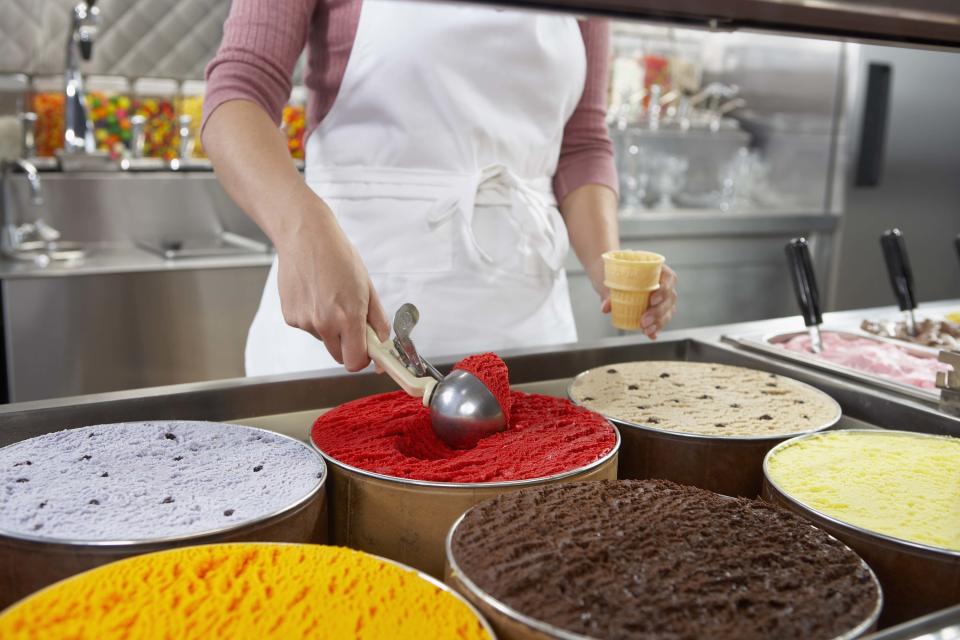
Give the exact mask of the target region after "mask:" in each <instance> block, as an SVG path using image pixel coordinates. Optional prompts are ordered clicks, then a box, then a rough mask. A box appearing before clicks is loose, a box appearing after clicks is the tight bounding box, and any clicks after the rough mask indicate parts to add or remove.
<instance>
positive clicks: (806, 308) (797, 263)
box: [786, 238, 823, 353]
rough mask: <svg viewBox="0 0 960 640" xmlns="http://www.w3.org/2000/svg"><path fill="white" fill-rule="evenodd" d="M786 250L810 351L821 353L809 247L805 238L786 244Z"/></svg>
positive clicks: (817, 296) (816, 293) (817, 295)
mask: <svg viewBox="0 0 960 640" xmlns="http://www.w3.org/2000/svg"><path fill="white" fill-rule="evenodd" d="M786 249H787V262H788V263H789V264H790V276H791V278H792V279H793V289H794V292H795V293H796V294H797V304H799V305H800V313H801V314H802V315H803V323H804V324H805V325H806V327H807V332H808V333H809V334H810V351H812V352H813V353H820V352H821V351H823V339H822V338H821V336H820V325H821V324H823V314H821V313H820V292H819V291H818V290H817V279H816V276H815V275H814V272H813V262H812V261H811V259H810V246H809V245H808V244H807V239H806V238H794V239H793V240H791V241H790V242H788V243H787V247H786Z"/></svg>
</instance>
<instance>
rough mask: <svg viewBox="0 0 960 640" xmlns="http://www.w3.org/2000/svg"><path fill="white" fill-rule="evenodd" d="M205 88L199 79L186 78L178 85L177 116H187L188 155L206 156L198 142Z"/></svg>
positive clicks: (194, 156)
mask: <svg viewBox="0 0 960 640" xmlns="http://www.w3.org/2000/svg"><path fill="white" fill-rule="evenodd" d="M205 89H206V83H204V82H202V81H199V80H187V81H185V82H184V83H183V84H182V85H180V96H179V97H178V98H177V116H178V117H183V116H189V117H190V123H189V125H187V126H188V128H189V129H190V134H191V135H190V138H191V140H192V143H191V146H190V153H189V157H191V158H198V159H202V158H206V157H207V154H206V153H204V151H203V145H202V144H201V142H200V123H201V122H202V120H203V93H204V91H205Z"/></svg>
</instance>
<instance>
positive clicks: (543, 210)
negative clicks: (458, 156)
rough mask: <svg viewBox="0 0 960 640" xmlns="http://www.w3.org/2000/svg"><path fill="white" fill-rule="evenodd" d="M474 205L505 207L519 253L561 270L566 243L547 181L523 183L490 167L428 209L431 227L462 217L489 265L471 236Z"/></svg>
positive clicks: (501, 168) (488, 259)
mask: <svg viewBox="0 0 960 640" xmlns="http://www.w3.org/2000/svg"><path fill="white" fill-rule="evenodd" d="M538 182H539V183H540V184H537V183H538ZM538 186H539V187H540V188H537V187H538ZM478 205H479V206H484V205H501V206H503V205H506V206H508V207H509V209H508V210H509V212H510V222H511V224H512V225H513V227H514V228H515V229H516V230H517V235H518V237H519V239H520V240H519V242H518V245H517V250H518V251H519V252H520V254H521V255H524V256H533V255H536V256H538V257H539V258H540V259H541V260H542V261H543V262H544V264H546V265H547V267H549V269H550V270H551V271H553V272H554V273H556V272H558V271H559V270H560V269H561V268H562V266H563V260H564V258H565V257H566V243H565V242H564V241H563V229H561V228H558V227H559V225H562V224H563V220H562V218H560V214H559V212H557V211H556V206H555V204H554V200H553V194H552V193H551V191H550V184H549V180H546V179H544V180H541V181H536V182H535V181H531V180H524V179H523V178H521V177H519V176H518V175H517V174H516V173H514V172H513V171H511V170H510V169H509V168H507V167H506V166H504V165H500V164H496V165H490V166H489V167H486V168H484V169H482V170H480V171H478V172H477V173H476V174H474V175H472V176H470V177H469V178H468V179H467V180H465V181H464V183H463V184H462V185H461V186H460V187H458V188H457V189H455V190H454V193H452V194H450V195H448V196H446V197H444V198H440V199H439V200H438V201H437V202H436V204H434V205H433V207H431V209H430V211H429V212H428V214H427V220H428V222H429V223H430V224H433V225H435V224H441V223H442V222H444V221H446V220H448V219H449V218H451V217H452V216H454V215H456V214H459V215H461V216H463V218H464V221H465V222H466V229H467V235H468V236H469V238H470V242H471V243H472V244H473V246H474V248H475V249H476V251H477V253H478V254H479V255H480V258H481V259H482V260H484V261H485V262H487V263H493V262H494V260H493V258H492V257H491V256H490V254H489V253H487V252H486V251H485V250H484V249H483V247H481V246H480V243H479V242H478V241H477V237H476V235H475V234H474V233H473V215H474V209H475V207H476V206H478Z"/></svg>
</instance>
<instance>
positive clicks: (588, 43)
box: [554, 19, 677, 338]
mask: <svg viewBox="0 0 960 640" xmlns="http://www.w3.org/2000/svg"><path fill="white" fill-rule="evenodd" d="M580 32H581V34H582V35H583V42H584V47H585V49H586V53H587V77H586V83H585V85H584V90H583V96H582V97H581V98H580V103H579V104H578V105H577V108H576V110H575V111H574V113H573V115H572V116H571V117H570V120H569V121H568V122H567V125H566V127H565V128H564V131H563V144H562V145H561V149H560V160H559V162H558V165H557V175H556V176H555V178H554V191H555V193H556V195H557V201H558V202H559V203H560V213H561V214H562V215H563V218H564V222H565V223H566V225H567V231H568V232H569V235H570V243H571V245H572V246H573V250H574V252H575V253H576V254H577V258H579V260H580V262H581V264H583V266H584V269H585V270H586V272H587V276H588V277H589V278H590V282H591V283H592V284H593V288H594V289H596V291H597V293H598V294H599V295H600V297H601V299H602V303H601V310H602V311H603V312H604V313H609V311H610V299H609V291H607V288H606V287H605V286H604V284H603V259H602V257H601V256H602V255H603V253H604V252H606V251H611V250H614V249H618V248H619V247H620V237H619V226H618V224H617V199H618V196H617V187H618V184H617V171H616V165H615V162H614V157H613V144H612V143H611V142H610V136H609V135H608V133H607V125H606V108H607V55H608V51H609V46H610V30H609V24H608V23H607V21H605V20H597V19H591V20H585V21H581V22H580ZM676 282H677V276H676V274H675V273H674V272H673V270H672V269H670V268H669V267H667V266H664V268H663V273H662V275H661V278H660V290H659V291H657V292H656V293H655V294H654V295H652V296H650V308H649V309H648V310H647V312H646V313H645V314H644V316H643V318H642V319H641V324H642V326H643V331H644V333H646V334H647V335H648V336H649V337H651V338H656V336H657V332H659V331H660V330H661V329H663V327H664V326H665V325H666V324H667V323H668V322H669V321H670V319H671V318H672V317H673V310H674V308H675V306H676V302H677V292H676V288H675V286H676Z"/></svg>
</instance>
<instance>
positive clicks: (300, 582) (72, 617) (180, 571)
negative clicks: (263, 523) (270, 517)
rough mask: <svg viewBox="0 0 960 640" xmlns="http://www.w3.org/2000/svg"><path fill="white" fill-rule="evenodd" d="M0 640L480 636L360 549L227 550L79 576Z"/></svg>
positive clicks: (25, 612) (23, 610)
mask: <svg viewBox="0 0 960 640" xmlns="http://www.w3.org/2000/svg"><path fill="white" fill-rule="evenodd" d="M0 637H2V638H5V639H6V640H19V639H24V640H25V639H28V638H29V639H38V640H39V639H41V638H44V639H46V638H74V639H77V640H81V639H90V640H94V639H96V640H111V639H114V638H116V639H119V638H142V639H144V640H148V639H154V638H155V639H157V640H160V639H163V638H182V639H184V640H192V639H198V640H199V639H204V640H206V639H208V638H209V639H217V638H223V639H230V640H234V639H239V638H258V639H263V640H268V639H274V638H275V639H278V640H279V639H286V638H309V637H325V638H354V637H356V638H360V637H363V638H373V639H376V638H383V639H390V640H428V639H431V638H436V639H438V640H440V639H444V640H445V639H447V638H460V639H463V640H483V639H488V638H490V635H489V634H488V633H487V631H486V630H485V628H484V627H483V625H482V623H481V621H480V619H479V617H478V616H477V615H476V614H475V613H474V612H473V611H472V610H471V609H470V607H468V606H467V605H466V604H465V603H464V602H463V601H461V600H460V599H459V598H457V597H456V596H454V595H453V594H451V593H449V592H448V591H445V590H444V589H441V588H440V587H439V586H437V585H436V584H433V583H431V582H429V581H427V580H425V579H423V578H421V577H420V576H418V575H417V574H416V573H415V572H413V571H411V570H409V569H406V568H403V567H401V566H398V565H395V564H392V563H388V562H385V561H383V560H381V559H379V558H376V557H373V556H369V555H367V554H364V553H360V552H359V551H352V550H349V549H343V548H338V547H324V546H313V545H281V544H225V545H206V546H198V547H187V548H184V549H176V550H172V551H164V552H160V553H152V554H147V555H142V556H137V557H135V558H130V559H127V560H121V561H120V562H115V563H113V564H109V565H105V566H103V567H100V568H97V569H94V570H92V571H88V572H87V573H83V574H81V575H78V576H75V577H73V578H70V579H68V580H65V581H63V582H59V583H57V584H56V585H53V586H52V587H49V588H47V589H44V590H43V591H40V592H38V593H36V594H34V595H32V596H30V597H29V598H26V599H24V600H22V601H21V602H20V603H18V604H16V605H14V606H13V607H11V608H9V609H7V610H6V611H5V612H4V613H3V614H2V615H0Z"/></svg>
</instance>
